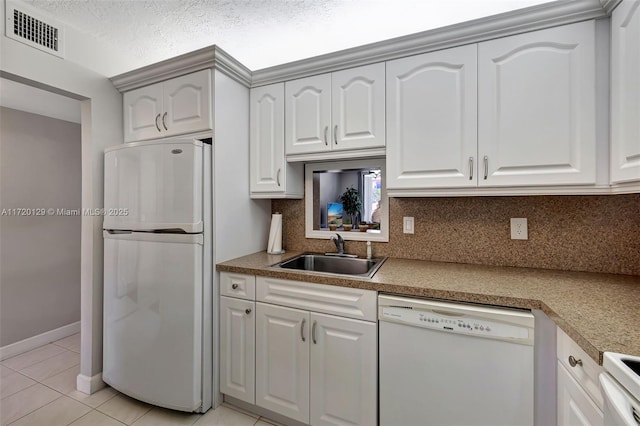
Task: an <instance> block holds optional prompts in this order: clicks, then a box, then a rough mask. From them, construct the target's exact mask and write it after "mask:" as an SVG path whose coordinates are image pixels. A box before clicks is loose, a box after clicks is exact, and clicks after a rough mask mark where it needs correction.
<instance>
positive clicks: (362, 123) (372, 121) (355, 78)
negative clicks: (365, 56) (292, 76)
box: [285, 63, 385, 159]
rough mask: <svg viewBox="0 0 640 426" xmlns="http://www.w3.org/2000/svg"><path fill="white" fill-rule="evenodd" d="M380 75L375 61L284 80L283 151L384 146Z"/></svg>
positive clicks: (290, 152) (380, 68)
mask: <svg viewBox="0 0 640 426" xmlns="http://www.w3.org/2000/svg"><path fill="white" fill-rule="evenodd" d="M384 75H385V69H384V63H378V64H373V65H367V66H363V67H359V68H353V69H348V70H344V71H339V72H335V73H332V74H321V75H316V76H312V77H307V78H302V79H299V80H293V81H287V82H286V83H285V96H286V101H285V140H286V143H285V147H286V154H287V156H289V155H296V154H315V153H326V152H329V151H337V152H341V151H351V150H361V149H368V148H383V147H384V146H385V113H384V108H385V106H384V97H385V91H384ZM323 158H325V159H329V158H331V157H323ZM335 158H345V157H339V156H338V155H336V156H335Z"/></svg>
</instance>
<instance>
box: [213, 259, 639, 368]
mask: <svg viewBox="0 0 640 426" xmlns="http://www.w3.org/2000/svg"><path fill="white" fill-rule="evenodd" d="M298 254H300V253H297V252H291V253H286V254H283V255H269V254H267V253H266V252H259V253H254V254H251V255H248V256H244V257H240V258H237V259H233V260H229V261H227V262H223V263H220V264H218V265H217V270H218V271H227V272H236V273H244V274H252V275H262V276H268V277H274V278H283V279H290V280H300V281H307V282H315V283H320V284H329V285H338V286H343V287H355V288H363V289H369V290H376V291H380V292H386V293H395V294H399V295H406V296H425V297H433V298H438V299H448V300H451V301H461V302H476V303H484V304H489V305H500V306H508V307H516V308H527V309H540V310H541V311H543V312H544V313H545V314H547V315H548V316H549V318H551V319H552V320H553V321H554V322H555V323H556V324H557V325H558V326H559V327H560V328H561V329H562V330H564V332H565V333H567V334H568V335H569V336H570V337H571V338H572V339H573V340H575V341H576V343H578V345H580V347H581V348H582V349H584V351H585V352H586V353H587V354H589V356H591V357H592V358H593V359H594V360H595V361H597V362H598V364H600V365H602V356H603V352H620V353H624V354H630V355H635V356H640V333H638V327H639V325H640V276H631V275H615V274H595V273H586V272H569V271H554V270H547V269H529V268H513V267H498V266H483V265H468V264H458V263H443V262H429V261H423V260H407V259H396V258H389V259H387V260H386V261H385V262H384V264H383V265H382V267H381V268H380V269H379V270H378V272H377V273H376V274H375V275H374V276H373V278H371V279H366V278H355V277H354V278H352V277H340V276H332V275H326V274H319V273H313V272H303V271H292V270H284V269H276V268H271V267H270V265H273V264H275V263H278V262H281V261H283V260H286V259H289V258H292V257H294V256H297V255H298Z"/></svg>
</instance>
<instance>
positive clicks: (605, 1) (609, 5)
mask: <svg viewBox="0 0 640 426" xmlns="http://www.w3.org/2000/svg"><path fill="white" fill-rule="evenodd" d="M621 2H622V0H600V4H601V5H602V8H603V9H604V11H605V12H607V14H611V12H613V9H615V8H616V7H617V6H618V5H619V4H620V3H621Z"/></svg>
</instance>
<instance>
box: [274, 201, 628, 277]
mask: <svg viewBox="0 0 640 426" xmlns="http://www.w3.org/2000/svg"><path fill="white" fill-rule="evenodd" d="M389 210H390V220H389V226H390V237H389V242H388V243H373V253H374V255H376V256H392V257H400V258H408V259H423V260H436V261H444V262H459V263H473V264H486V265H499V266H520V267H531V268H545V269H566V270H573V271H589V272H610V273H616V274H632V275H640V194H630V195H608V196H534V197H460V198H415V199H412V198H392V199H390V201H389ZM272 211H274V212H275V211H279V212H282V213H283V239H284V248H285V249H286V250H291V251H298V250H300V251H316V252H325V251H335V246H334V245H333V243H331V242H330V241H328V240H311V239H306V238H305V236H304V234H305V232H304V200H274V201H273V202H272ZM403 216H413V217H414V218H415V234H414V235H409V234H403V233H402V217H403ZM512 217H526V218H527V219H528V224H529V240H527V241H517V240H511V239H510V230H509V219H510V218H512ZM346 249H347V251H348V252H350V253H351V252H353V253H357V254H360V255H365V254H366V248H365V245H364V243H362V242H352V241H347V243H346Z"/></svg>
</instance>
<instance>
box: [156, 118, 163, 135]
mask: <svg viewBox="0 0 640 426" xmlns="http://www.w3.org/2000/svg"><path fill="white" fill-rule="evenodd" d="M158 118H160V114H158V115H156V129H158V131H159V132H161V131H162V129H161V128H160V125H159V124H158Z"/></svg>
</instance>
